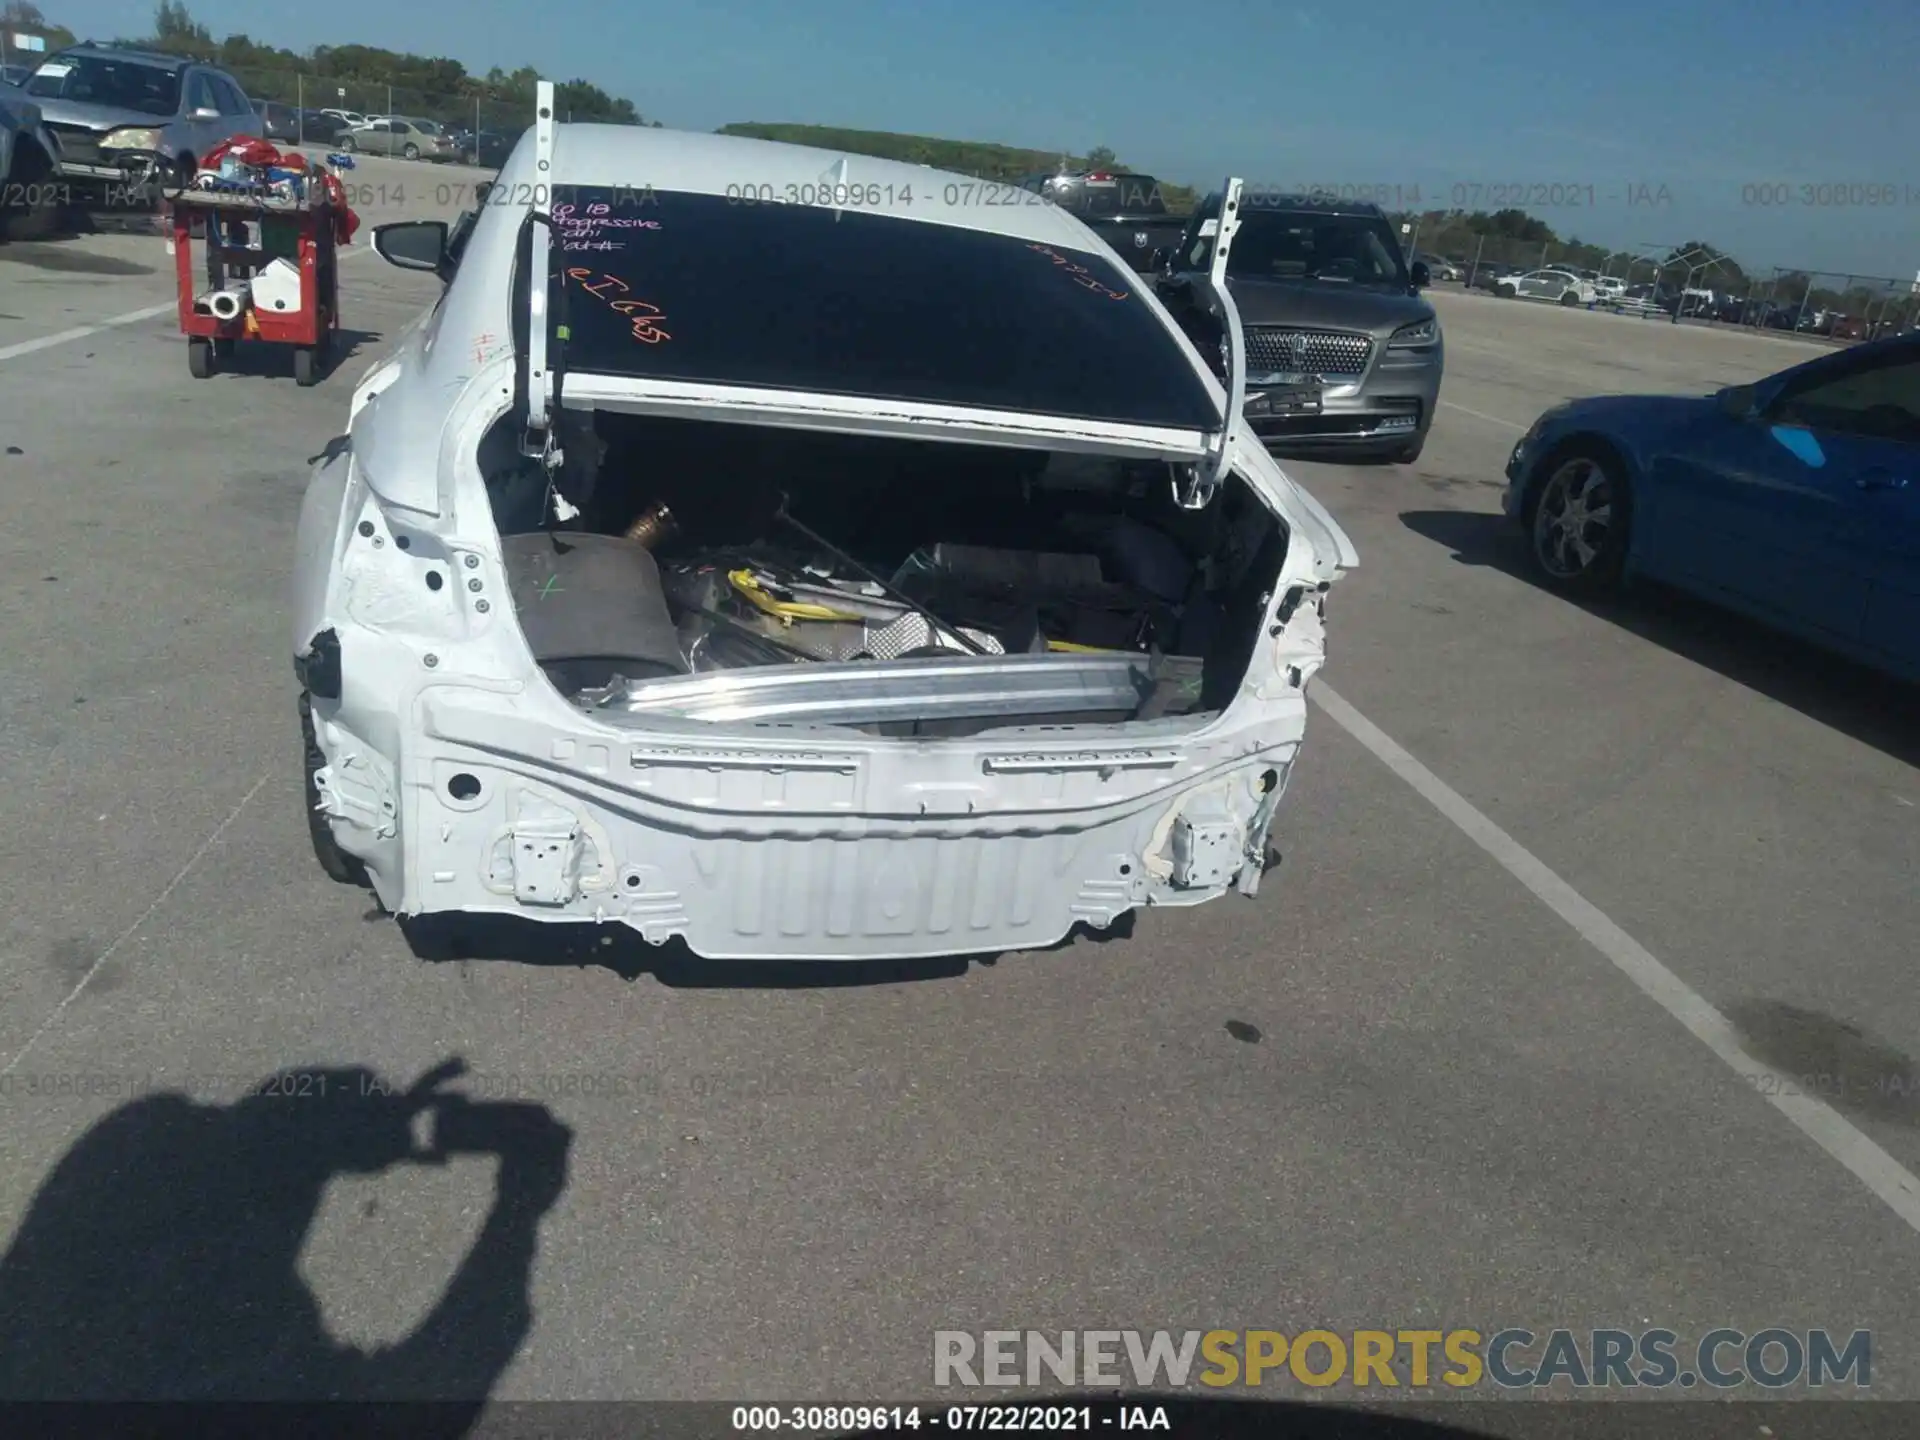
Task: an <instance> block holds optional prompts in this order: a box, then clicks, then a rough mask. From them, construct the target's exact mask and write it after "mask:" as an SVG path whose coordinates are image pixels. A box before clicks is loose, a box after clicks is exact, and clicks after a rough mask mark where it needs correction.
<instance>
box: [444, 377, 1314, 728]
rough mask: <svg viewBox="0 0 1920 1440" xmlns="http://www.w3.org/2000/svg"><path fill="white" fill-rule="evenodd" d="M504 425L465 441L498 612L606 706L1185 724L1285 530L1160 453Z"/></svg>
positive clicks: (1237, 638) (707, 425)
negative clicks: (489, 541)
mask: <svg viewBox="0 0 1920 1440" xmlns="http://www.w3.org/2000/svg"><path fill="white" fill-rule="evenodd" d="M519 439H520V435H519V430H518V428H517V425H516V423H515V420H514V419H513V417H511V416H509V417H503V419H502V420H501V421H500V423H499V424H498V425H497V426H496V427H495V429H494V430H493V431H492V432H491V433H490V434H489V436H488V438H487V440H486V441H485V442H484V443H483V445H482V449H481V455H480V461H481V470H482V473H483V474H484V475H485V476H486V480H487V488H488V494H489V499H490V501H491V505H492V511H493V519H494V523H495V526H496V528H497V529H498V530H499V532H500V535H501V537H502V549H503V554H504V555H505V557H506V563H507V570H508V576H509V581H510V595H511V599H512V603H513V605H514V608H515V612H516V615H517V617H518V619H519V621H520V625H521V629H522V632H523V633H524V634H525V636H526V638H527V642H528V644H529V646H530V648H531V649H532V650H533V654H534V658H535V659H536V660H537V661H538V662H539V664H540V666H541V668H542V670H543V672H544V673H545V675H546V676H547V678H548V680H549V682H550V683H551V684H552V685H553V686H554V688H555V689H556V690H557V691H559V692H560V693H561V694H562V695H563V696H564V697H566V698H567V699H568V700H570V701H571V702H572V703H574V704H576V705H578V706H580V707H582V708H585V709H588V710H590V711H592V712H593V713H595V714H596V715H598V716H601V717H602V718H606V719H609V720H613V721H615V722H616V723H618V722H620V721H622V720H623V719H624V720H630V721H632V722H634V723H644V722H645V721H646V719H647V718H648V717H661V718H674V719H677V720H689V719H691V720H705V721H710V722H728V723H736V724H762V725H808V726H812V725H833V726H842V727H853V728H856V729H860V730H863V731H866V732H868V733H872V734H880V735H897V736H954V735H968V734H976V733H980V732H983V731H987V730H992V729H998V728H1004V727H1009V726H1023V727H1031V726H1036V725H1056V726H1057V725H1120V724H1139V723H1149V722H1151V723H1157V724H1160V725H1162V726H1169V725H1171V726H1175V727H1187V726H1191V725H1194V724H1197V723H1202V721H1203V720H1204V718H1206V717H1209V716H1211V715H1213V714H1215V713H1217V712H1218V711H1220V710H1222V709H1224V708H1225V707H1226V705H1227V704H1228V702H1229V701H1231V699H1232V698H1233V696H1234V695H1235V694H1236V693H1237V692H1238V691H1239V689H1240V686H1241V682H1242V680H1243V678H1244V677H1245V675H1246V673H1247V670H1248V666H1249V663H1250V661H1251V659H1252V656H1253V652H1254V646H1255V643H1256V641H1257V639H1258V638H1259V636H1260V634H1261V632H1262V627H1263V625H1264V623H1265V621H1266V617H1267V612H1268V610H1269V609H1270V608H1271V602H1272V600H1273V590H1274V586H1275V583H1276V577H1277V576H1278V574H1279V571H1280V567H1281V564H1282V562H1283V561H1284V559H1285V557H1286V551H1287V531H1286V528H1285V526H1284V525H1283V523H1282V522H1281V521H1280V519H1279V518H1278V517H1277V516H1276V515H1275V514H1274V513H1273V512H1272V510H1271V509H1269V508H1268V506H1267V505H1266V504H1265V503H1264V502H1263V501H1262V499H1261V498H1260V497H1259V496H1258V495H1257V494H1256V493H1255V491H1254V490H1253V489H1252V488H1251V487H1250V486H1248V485H1247V484H1245V483H1244V482H1243V481H1241V480H1240V479H1239V478H1238V477H1237V476H1236V477H1234V478H1233V479H1232V480H1231V481H1230V482H1229V483H1228V484H1226V485H1225V486H1223V487H1222V489H1221V491H1220V493H1219V494H1218V495H1217V496H1216V497H1215V499H1214V501H1213V503H1212V504H1210V505H1208V506H1207V507H1206V508H1204V509H1201V510H1189V509H1183V508H1182V507H1180V506H1179V505H1178V504H1177V503H1176V502H1175V499H1174V490H1173V486H1172V485H1171V484H1170V473H1169V467H1168V466H1167V465H1166V464H1165V463H1161V462H1141V461H1134V460H1123V459H1114V458H1107V457H1102V456H1097V455H1086V454H1071V453H1066V452H1051V451H1043V450H1025V449H1008V448H1000V447H989V446H984V445H976V444H964V443H955V442H952V441H925V440H913V439H900V438H895V437H890V436H874V435H863V434H843V433H835V432H826V431H816V430H800V429H791V428H776V427H772V426H762V425H751V424H743V423H737V422H727V421H708V420H698V419H683V418H668V417H661V416H654V415H641V414H631V413H626V412H615V411H609V410H585V411H582V410H575V409H568V410H565V411H563V412H561V416H560V420H559V430H558V434H557V436H556V439H557V441H558V443H559V445H560V447H561V450H562V454H563V456H564V459H563V461H562V463H561V465H560V466H559V468H558V470H557V471H555V472H553V473H552V474H551V475H550V474H549V472H548V471H547V470H546V469H545V468H543V466H542V465H541V463H540V462H539V461H538V460H537V459H533V458H528V457H527V456H525V455H524V454H523V453H522V449H521V447H520V445H519V443H518V442H519ZM556 514H565V515H568V516H570V518H569V519H567V520H566V521H565V522H564V523H559V524H557V525H556V522H555V520H554V516H555V515H556Z"/></svg>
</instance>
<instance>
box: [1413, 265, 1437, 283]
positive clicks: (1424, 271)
mask: <svg viewBox="0 0 1920 1440" xmlns="http://www.w3.org/2000/svg"><path fill="white" fill-rule="evenodd" d="M1431 284H1433V271H1432V270H1430V269H1428V268H1427V262H1426V261H1424V260H1416V261H1414V262H1413V288H1414V289H1416V290H1424V289H1426V288H1427V287H1428V286H1429V285H1431Z"/></svg>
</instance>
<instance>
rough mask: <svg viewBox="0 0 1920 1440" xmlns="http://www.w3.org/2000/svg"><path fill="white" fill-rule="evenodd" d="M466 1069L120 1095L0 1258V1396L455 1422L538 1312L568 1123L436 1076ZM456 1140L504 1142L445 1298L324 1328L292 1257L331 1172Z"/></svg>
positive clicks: (395, 1161)
mask: <svg viewBox="0 0 1920 1440" xmlns="http://www.w3.org/2000/svg"><path fill="white" fill-rule="evenodd" d="M464 1069H465V1066H464V1064H463V1062H461V1061H459V1060H457V1059H455V1060H450V1061H447V1062H446V1063H444V1064H442V1065H440V1066H438V1067H437V1068H435V1069H434V1070H431V1071H429V1072H428V1073H427V1074H426V1075H424V1076H422V1077H421V1078H420V1080H419V1081H417V1082H415V1083H414V1084H413V1085H411V1086H406V1085H396V1084H393V1083H391V1082H386V1081H383V1080H382V1079H381V1078H380V1077H379V1076H377V1075H375V1074H374V1073H373V1072H371V1071H368V1070H363V1069H357V1068H356V1069H348V1068H341V1069H329V1070H306V1071H301V1072H297V1073H296V1075H294V1076H290V1077H283V1078H282V1079H280V1080H277V1081H276V1082H275V1083H274V1085H273V1086H272V1087H270V1088H271V1089H272V1090H273V1091H274V1092H275V1093H257V1094H252V1095H249V1096H248V1097H246V1098H245V1099H242V1100H240V1101H239V1102H237V1103H235V1104H232V1105H203V1104H197V1103H195V1102H194V1101H192V1100H190V1099H188V1098H187V1097H186V1096H183V1095H179V1094H158V1095H150V1096H145V1097H142V1098H141V1099H138V1100H134V1101H132V1102H130V1103H128V1104H126V1105H123V1106H121V1107H120V1108H119V1109H117V1110H115V1111H114V1112H113V1113H112V1114H110V1115H108V1116H107V1117H106V1118H105V1119H103V1120H101V1121H100V1122H99V1123H98V1124H97V1125H95V1126H94V1127H93V1128H92V1129H91V1130H89V1131H88V1132H87V1133H86V1134H85V1135H84V1136H82V1137H81V1139H80V1140H79V1142H78V1143H77V1144H76V1145H75V1146H74V1147H73V1149H72V1150H70V1151H69V1152H68V1153H67V1154H66V1156H65V1157H64V1158H63V1159H62V1160H61V1162H60V1164H59V1165H58V1166H56V1167H55V1169H54V1170H53V1172H52V1174H51V1175H49V1176H48V1177H47V1179H46V1181H45V1183H44V1184H42V1186H41V1187H40V1191H39V1193H38V1194H37V1195H36V1196H35V1197H34V1201H33V1205H32V1208H31V1209H30V1210H29V1211H28V1213H27V1216H26V1219H25V1220H24V1221H23V1222H22V1223H21V1226H20V1229H19V1232H18V1233H17V1234H16V1235H15V1237H14V1239H13V1243H12V1245H11V1247H10V1248H9V1249H8V1250H7V1252H6V1254H5V1256H4V1258H0V1398H3V1399H8V1400H35V1399H44V1400H65V1399H88V1400H135V1399H142V1400H162V1399H183V1400H184V1399H191V1400H219V1401H232V1400H288V1399H297V1400H439V1401H450V1402H457V1403H455V1404H453V1405H450V1406H447V1407H443V1408H440V1409H437V1410H436V1412H435V1419H436V1423H435V1424H434V1425H433V1426H432V1427H431V1428H432V1429H433V1430H435V1431H437V1432H440V1433H461V1432H462V1431H464V1429H465V1428H466V1426H467V1424H469V1423H470V1422H471V1420H472V1418H473V1416H474V1415H475V1414H477V1412H478V1409H479V1407H480V1405H481V1404H483V1403H484V1402H485V1399H486V1397H487V1395H488V1393H489V1392H490V1390H491V1389H492V1387H493V1385H494V1382H495V1381H496V1380H497V1379H498V1378H499V1376H500V1374H501V1372H502V1371H503V1370H504V1369H505V1368H506V1366H507V1364H508V1363H509V1362H510V1361H511V1360H512V1359H513V1356H514V1355H515V1353H516V1352H517V1351H518V1350H519V1348H520V1346H521V1344H522V1342H523V1341H524V1340H525V1339H526V1336H527V1333H528V1331H529V1329H530V1328H531V1325H532V1320H533V1307H532V1299H531V1294H530V1281H531V1271H532V1265H533V1257H534V1251H535V1248H536V1246H537V1243H538V1231H539V1226H540V1221H541V1219H542V1217H543V1216H545V1215H546V1213H547V1212H548V1211H549V1210H550V1209H551V1208H552V1206H553V1204H554V1202H555V1201H556V1200H557V1199H558V1198H559V1196H560V1193H561V1191H562V1190H563V1189H564V1188H565V1186H566V1178H567V1152H568V1148H569V1144H570V1142H571V1138H572V1136H571V1132H570V1131H569V1130H568V1129H567V1128H566V1126H564V1125H562V1124H561V1123H560V1122H559V1120H557V1119H556V1118H555V1117H554V1116H553V1114H552V1112H550V1111H549V1110H547V1109H546V1107H544V1106H542V1105H535V1104H524V1103H492V1102H479V1101H474V1100H470V1099H468V1098H467V1097H465V1096H463V1095H461V1094H459V1093H457V1092H453V1091H448V1090H445V1089H443V1088H442V1087H443V1086H444V1085H445V1084H446V1083H447V1082H448V1081H450V1080H452V1079H454V1078H455V1077H457V1076H458V1075H459V1074H461V1073H462V1072H463V1071H464ZM423 1117H425V1118H423ZM427 1127H430V1134H431V1139H430V1140H428V1141H427V1142H426V1143H425V1144H424V1146H423V1145H422V1144H421V1143H420V1141H418V1140H417V1139H416V1131H417V1130H420V1129H423V1128H427ZM459 1154H486V1155H494V1156H497V1157H498V1158H499V1167H498V1172H497V1174H498V1179H497V1182H496V1186H497V1188H496V1191H495V1194H494V1197H493V1207H492V1210H491V1211H490V1212H489V1213H488V1215H487V1218H486V1222H485V1224H484V1225H483V1226H482V1228H481V1231H480V1234H479V1237H478V1238H477V1239H476V1240H475V1242H474V1244H473V1247H472V1249H471V1250H469V1252H468V1253H467V1255H466V1257H465V1258H464V1259H463V1261H462V1262H461V1265H460V1268H459V1270H458V1272H457V1273H456V1274H455V1275H454V1277H453V1279H452V1281H451V1282H450V1283H449V1284H448V1286H447V1288H446V1291H445V1293H444V1294H443V1295H442V1296H441V1299H440V1301H439V1303H438V1304H437V1305H436V1306H435V1307H434V1309H433V1311H432V1313H431V1314H429V1315H428V1316H427V1317H426V1319H425V1320H423V1321H422V1322H421V1324H420V1325H419V1327H418V1328H417V1329H416V1330H415V1331H414V1332H413V1334H411V1335H409V1336H408V1337H406V1338H405V1339H404V1340H402V1341H400V1342H399V1343H397V1344H395V1345H392V1346H390V1347H387V1348H385V1349H381V1350H375V1351H362V1350H358V1349H355V1348H354V1347H352V1346H349V1345H343V1344H340V1343H338V1342H336V1341H335V1340H334V1339H333V1338H332V1337H330V1336H329V1335H328V1334H327V1331H326V1327H325V1324H324V1322H323V1320H322V1317H321V1311H320V1306H319V1304H318V1302H317V1301H316V1299H315V1297H314V1295H313V1294H312V1292H311V1291H309V1290H308V1288H307V1286H306V1284H305V1282H304V1281H303V1280H302V1279H301V1277H300V1275H299V1273H298V1271H297V1269H296V1265H297V1264H298V1261H299V1257H300V1252H301V1248H302V1245H303V1244H304V1243H305V1241H306V1237H307V1233H308V1230H309V1229H310V1227H311V1226H312V1224H313V1221H314V1218H315V1215H316V1213H317V1211H318V1209H319V1207H320V1202H321V1198H322V1195H323V1193H324V1191H325V1188H326V1185H327V1182H328V1181H329V1180H330V1179H332V1178H333V1177H334V1176H336V1175H353V1174H359V1175H366V1174H373V1173H377V1172H379V1171H383V1170H386V1169H388V1168H389V1167H391V1166H394V1165H400V1164H408V1163H413V1164H442V1163H445V1161H446V1160H447V1159H448V1158H449V1157H450V1156H453V1155H459Z"/></svg>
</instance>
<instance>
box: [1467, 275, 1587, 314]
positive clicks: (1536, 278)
mask: <svg viewBox="0 0 1920 1440" xmlns="http://www.w3.org/2000/svg"><path fill="white" fill-rule="evenodd" d="M1493 293H1494V294H1496V295H1498V296H1500V297H1501V298H1502V299H1505V300H1542V301H1545V302H1546V303H1547V304H1549V305H1567V306H1573V305H1591V304H1593V303H1594V301H1596V300H1597V299H1599V293H1598V292H1597V291H1596V290H1595V289H1594V288H1593V284H1592V282H1591V281H1587V280H1582V279H1581V278H1580V277H1579V276H1578V275H1576V274H1574V273H1573V272H1572V271H1571V270H1529V271H1527V272H1526V273H1525V274H1524V275H1503V276H1502V277H1501V278H1500V279H1499V280H1498V281H1497V282H1496V283H1495V285H1494V290H1493Z"/></svg>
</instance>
